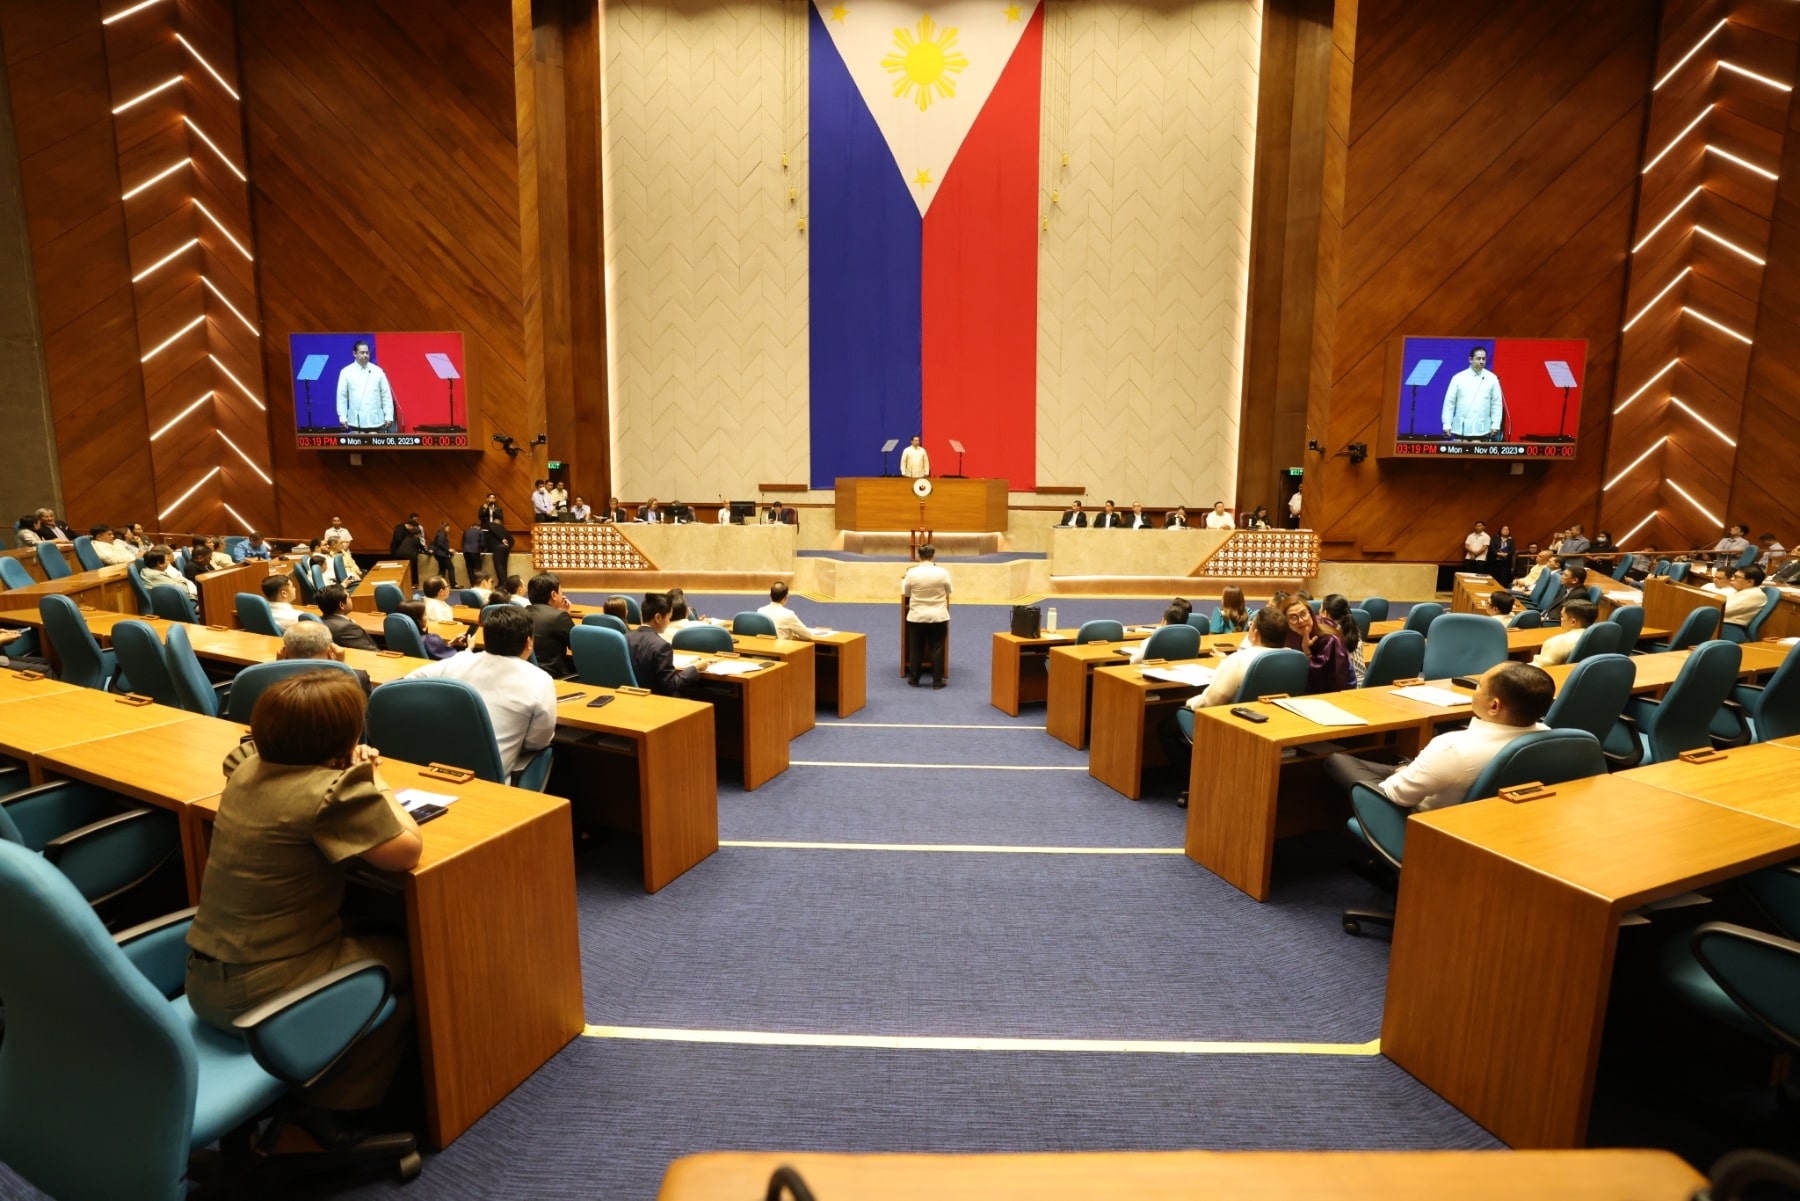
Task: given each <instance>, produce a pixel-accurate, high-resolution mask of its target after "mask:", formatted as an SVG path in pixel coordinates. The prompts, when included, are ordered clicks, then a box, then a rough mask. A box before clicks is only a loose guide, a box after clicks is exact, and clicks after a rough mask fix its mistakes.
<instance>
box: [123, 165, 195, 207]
mask: <svg viewBox="0 0 1800 1201" xmlns="http://www.w3.org/2000/svg"><path fill="white" fill-rule="evenodd" d="M193 161H194V160H193V159H191V158H184V159H182V160H181V161H180V162H178V163H176V164H175V165H174V166H172V167H164V168H163V169H162V170H161V171H158V172H157V173H156V174H155V175H152V176H151V177H150V178H149V179H146V180H145V181H144V182H143V183H141V184H139V185H138V186H137V187H135V188H133V189H131V191H129V192H126V193H125V194H124V195H122V196H120V197H119V199H120V200H130V199H131V198H132V197H133V196H136V195H137V194H138V193H139V192H141V191H143V190H144V189H145V188H147V187H150V186H151V185H152V184H158V183H161V182H162V181H163V180H165V179H167V178H169V176H171V175H173V174H175V172H177V171H179V170H181V169H182V168H183V167H185V166H187V165H188V164H189V163H191V162H193Z"/></svg>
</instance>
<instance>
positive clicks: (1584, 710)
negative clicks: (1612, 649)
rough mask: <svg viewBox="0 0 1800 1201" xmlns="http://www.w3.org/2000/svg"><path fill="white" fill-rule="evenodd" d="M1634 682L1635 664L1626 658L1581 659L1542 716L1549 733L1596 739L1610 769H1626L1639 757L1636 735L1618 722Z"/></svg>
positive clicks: (1596, 656) (1597, 657) (1616, 655)
mask: <svg viewBox="0 0 1800 1201" xmlns="http://www.w3.org/2000/svg"><path fill="white" fill-rule="evenodd" d="M1636 682H1637V664H1636V663H1634V662H1633V661H1632V660H1631V657H1630V656H1628V655H1618V654H1606V655H1594V656H1592V657H1591V658H1588V659H1584V660H1582V661H1581V662H1580V663H1579V664H1577V665H1576V667H1575V670H1573V671H1571V672H1570V673H1569V678H1568V679H1566V680H1564V681H1563V686H1562V687H1561V688H1559V689H1557V692H1556V700H1555V701H1553V702H1552V703H1551V705H1550V711H1549V712H1548V713H1546V714H1544V724H1545V725H1547V726H1549V727H1550V728H1551V729H1553V730H1586V731H1587V732H1588V733H1589V734H1592V735H1593V736H1594V737H1595V738H1597V739H1599V740H1600V746H1601V749H1603V750H1604V751H1605V752H1606V756H1607V764H1608V766H1610V767H1615V768H1618V767H1630V766H1632V765H1633V764H1635V763H1637V762H1638V761H1639V760H1640V759H1642V758H1643V747H1642V744H1641V743H1639V741H1638V738H1637V733H1636V732H1635V731H1634V730H1633V729H1631V727H1629V726H1627V725H1625V724H1623V723H1622V722H1620V720H1619V718H1620V717H1622V716H1623V715H1624V713H1625V706H1626V705H1627V704H1629V703H1630V701H1631V688H1632V685H1633V684H1635V683H1636Z"/></svg>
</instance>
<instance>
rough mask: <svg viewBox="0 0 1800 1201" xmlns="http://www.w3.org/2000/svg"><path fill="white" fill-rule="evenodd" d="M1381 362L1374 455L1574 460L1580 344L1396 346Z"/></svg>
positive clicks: (1583, 360)
mask: <svg viewBox="0 0 1800 1201" xmlns="http://www.w3.org/2000/svg"><path fill="white" fill-rule="evenodd" d="M1397 351H1398V353H1390V354H1389V363H1388V368H1389V369H1388V379H1389V382H1388V397H1389V408H1388V412H1387V413H1386V415H1385V416H1386V420H1384V421H1383V423H1382V429H1383V431H1384V432H1389V431H1391V436H1390V437H1389V438H1388V439H1385V440H1384V442H1385V445H1384V446H1383V447H1382V451H1381V453H1383V454H1385V455H1389V456H1393V457H1398V458H1421V457H1436V456H1452V457H1476V458H1490V457H1491V458H1496V459H1515V460H1516V459H1553V460H1561V461H1567V460H1570V459H1573V458H1574V457H1575V449H1576V435H1577V432H1578V431H1579V430H1580V428H1581V388H1582V384H1583V382H1584V381H1585V380H1586V378H1587V342H1586V340H1585V339H1552V338H1481V337H1461V338H1403V339H1401V340H1400V343H1399V345H1398V347H1397Z"/></svg>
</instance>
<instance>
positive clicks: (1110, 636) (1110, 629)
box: [1075, 619, 1125, 646]
mask: <svg viewBox="0 0 1800 1201" xmlns="http://www.w3.org/2000/svg"><path fill="white" fill-rule="evenodd" d="M1124 637H1125V626H1124V625H1123V623H1121V622H1117V621H1107V620H1104V619H1101V620H1098V621H1084V622H1082V623H1081V628H1080V629H1078V630H1076V631H1075V645H1076V646H1081V645H1083V644H1085V643H1089V642H1119V641H1122V640H1123V639H1124Z"/></svg>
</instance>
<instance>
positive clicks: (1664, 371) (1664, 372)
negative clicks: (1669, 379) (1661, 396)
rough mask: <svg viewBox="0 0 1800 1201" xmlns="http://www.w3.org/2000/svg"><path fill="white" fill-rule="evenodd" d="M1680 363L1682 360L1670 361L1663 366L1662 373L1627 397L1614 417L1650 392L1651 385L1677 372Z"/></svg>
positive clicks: (1651, 378)
mask: <svg viewBox="0 0 1800 1201" xmlns="http://www.w3.org/2000/svg"><path fill="white" fill-rule="evenodd" d="M1679 362H1681V360H1680V359H1670V360H1669V361H1668V362H1667V363H1665V364H1663V369H1662V370H1661V371H1658V372H1657V373H1656V374H1655V375H1653V376H1651V377H1650V378H1649V379H1648V380H1646V381H1644V386H1643V387H1641V388H1639V389H1638V390H1637V391H1636V392H1633V393H1632V394H1631V395H1630V396H1627V397H1626V398H1625V401H1624V403H1623V404H1621V405H1620V406H1619V407H1618V408H1616V409H1614V410H1613V416H1615V417H1616V416H1618V415H1619V414H1620V413H1623V412H1624V411H1625V409H1626V406H1627V405H1629V404H1631V402H1632V401H1634V400H1636V399H1637V398H1638V397H1640V396H1642V395H1643V394H1644V393H1646V392H1648V391H1649V390H1650V385H1651V384H1654V383H1655V382H1656V381H1657V380H1659V379H1661V378H1662V377H1663V376H1665V375H1667V374H1669V372H1671V371H1673V370H1675V364H1677V363H1679Z"/></svg>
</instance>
